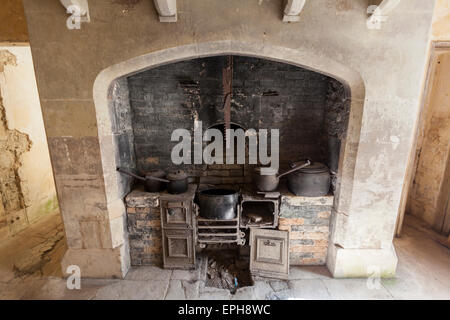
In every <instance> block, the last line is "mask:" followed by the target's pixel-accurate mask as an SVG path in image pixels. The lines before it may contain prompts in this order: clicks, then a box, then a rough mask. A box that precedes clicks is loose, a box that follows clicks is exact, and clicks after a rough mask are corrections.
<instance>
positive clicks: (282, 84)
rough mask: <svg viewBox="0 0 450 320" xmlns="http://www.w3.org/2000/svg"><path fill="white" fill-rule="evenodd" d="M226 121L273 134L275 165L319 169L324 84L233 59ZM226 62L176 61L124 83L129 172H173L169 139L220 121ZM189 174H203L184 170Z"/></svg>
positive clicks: (283, 67)
mask: <svg viewBox="0 0 450 320" xmlns="http://www.w3.org/2000/svg"><path fill="white" fill-rule="evenodd" d="M233 60H234V64H233V65H234V72H233V99H232V102H231V121H232V122H234V123H237V124H239V125H240V126H241V127H243V128H244V129H249V128H253V129H256V130H258V129H260V128H261V129H280V164H281V167H282V168H283V169H284V168H286V167H287V165H288V163H289V161H295V160H299V159H302V158H305V157H309V158H312V159H313V160H316V161H326V152H327V151H326V149H327V147H326V143H327V141H326V138H325V137H324V117H325V108H326V99H327V90H328V86H329V82H330V78H328V77H327V76H324V75H322V74H319V73H316V72H313V71H309V70H306V69H302V68H299V67H295V66H291V65H287V64H283V63H278V62H273V61H268V60H263V59H257V58H250V57H241V56H234V58H233ZM226 64H227V57H226V56H218V57H208V58H201V59H195V60H188V61H182V62H178V63H174V64H169V65H165V66H161V67H158V68H154V69H151V70H148V71H145V72H142V73H140V74H137V75H133V76H130V77H129V78H128V85H129V91H130V103H131V113H132V121H133V131H134V147H135V154H136V159H137V169H138V171H140V172H145V171H148V170H150V169H154V168H162V169H167V168H173V164H172V162H171V160H170V154H171V150H172V148H173V146H174V145H175V144H176V142H171V141H170V137H171V134H172V131H173V130H175V129H177V128H184V129H188V130H191V131H193V125H194V119H195V118H196V117H198V119H199V120H201V121H202V122H203V129H206V128H207V127H210V126H212V125H214V124H217V123H220V122H222V121H223V93H222V92H223V88H222V69H223V68H224V67H225V66H226ZM184 169H188V170H189V171H190V172H191V174H194V175H197V174H196V173H199V172H201V170H202V169H204V167H202V166H190V167H186V166H185V167H184Z"/></svg>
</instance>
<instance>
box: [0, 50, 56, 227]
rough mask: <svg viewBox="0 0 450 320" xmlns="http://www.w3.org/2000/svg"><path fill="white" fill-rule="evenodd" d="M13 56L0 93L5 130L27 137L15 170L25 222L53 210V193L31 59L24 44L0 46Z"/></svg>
mask: <svg viewBox="0 0 450 320" xmlns="http://www.w3.org/2000/svg"><path fill="white" fill-rule="evenodd" d="M0 50H7V51H8V52H10V53H11V54H13V55H14V56H15V57H16V61H17V65H15V66H14V65H6V66H5V67H4V71H3V72H0V90H1V94H2V98H3V105H4V108H5V111H6V119H7V122H8V129H10V130H17V131H19V132H21V133H24V134H27V135H28V137H29V139H30V140H31V141H32V146H31V149H30V151H28V152H25V153H24V154H23V155H22V166H21V168H20V169H19V176H20V180H21V187H22V192H23V194H24V200H25V205H26V214H27V218H28V222H29V223H30V224H31V223H34V222H36V221H37V220H38V219H39V218H40V217H42V216H43V215H46V214H48V213H51V212H54V211H55V210H56V209H57V206H58V205H57V200H56V191H55V185H54V180H53V173H52V167H51V164H50V157H49V152H48V146H47V138H46V135H45V129H44V123H43V119H42V113H41V105H40V102H39V94H38V90H37V86H36V78H35V73H34V66H33V60H32V56H31V50H30V47H29V46H28V45H20V46H0Z"/></svg>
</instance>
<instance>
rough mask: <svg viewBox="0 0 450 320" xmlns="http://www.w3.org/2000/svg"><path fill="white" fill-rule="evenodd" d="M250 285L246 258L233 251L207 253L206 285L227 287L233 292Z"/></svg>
mask: <svg viewBox="0 0 450 320" xmlns="http://www.w3.org/2000/svg"><path fill="white" fill-rule="evenodd" d="M252 285H253V280H252V276H251V274H250V270H249V260H248V258H246V257H242V256H241V257H239V256H238V255H236V252H235V251H222V250H221V251H219V252H217V253H213V252H211V253H209V254H208V267H207V270H206V282H205V286H206V287H214V288H219V289H227V290H230V292H231V293H235V292H236V290H237V289H238V288H242V287H247V286H252Z"/></svg>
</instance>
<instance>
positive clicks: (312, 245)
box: [278, 195, 333, 265]
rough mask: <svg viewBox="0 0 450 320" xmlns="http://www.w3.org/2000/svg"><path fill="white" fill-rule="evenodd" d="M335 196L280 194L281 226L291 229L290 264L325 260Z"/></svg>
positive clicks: (287, 229) (305, 263)
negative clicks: (309, 196)
mask: <svg viewBox="0 0 450 320" xmlns="http://www.w3.org/2000/svg"><path fill="white" fill-rule="evenodd" d="M332 206H333V196H325V197H313V198H308V197H294V196H289V195H283V196H282V197H281V205H280V218H279V226H278V229H280V230H286V231H289V238H290V243H289V250H290V253H289V263H290V264H291V265H323V264H325V262H326V258H327V250H328V238H329V234H330V215H331V208H332Z"/></svg>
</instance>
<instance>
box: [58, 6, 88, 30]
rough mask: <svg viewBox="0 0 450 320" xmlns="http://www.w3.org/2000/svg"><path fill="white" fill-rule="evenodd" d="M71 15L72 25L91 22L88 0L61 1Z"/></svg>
mask: <svg viewBox="0 0 450 320" xmlns="http://www.w3.org/2000/svg"><path fill="white" fill-rule="evenodd" d="M59 2H61V4H62V5H63V6H64V7H65V8H66V10H67V14H70V15H71V19H72V24H74V25H75V24H76V23H80V22H90V21H91V19H90V16H89V5H88V0H59Z"/></svg>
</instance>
